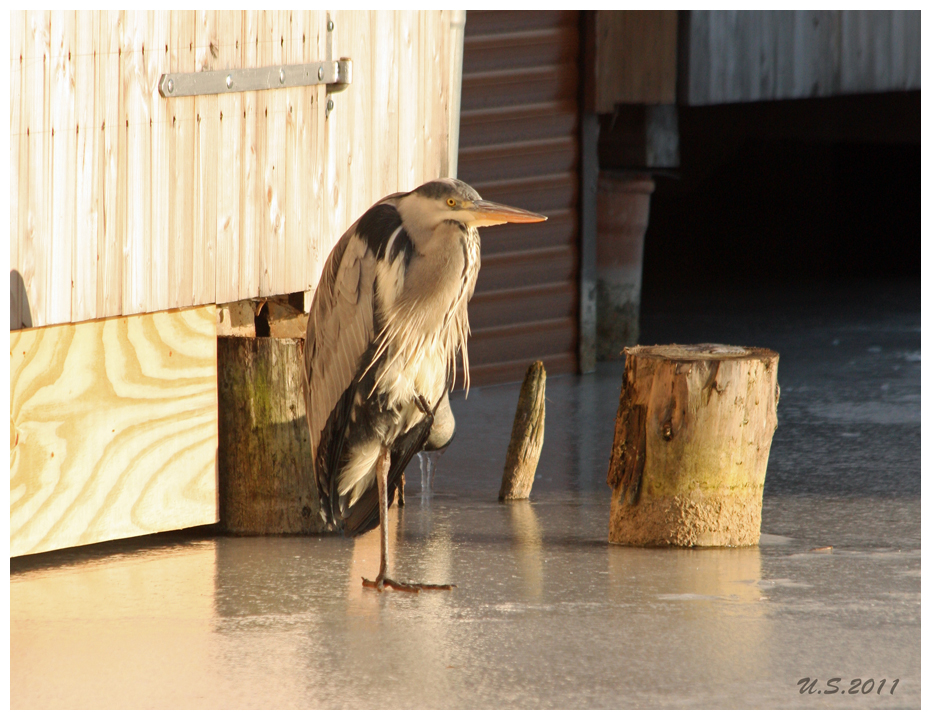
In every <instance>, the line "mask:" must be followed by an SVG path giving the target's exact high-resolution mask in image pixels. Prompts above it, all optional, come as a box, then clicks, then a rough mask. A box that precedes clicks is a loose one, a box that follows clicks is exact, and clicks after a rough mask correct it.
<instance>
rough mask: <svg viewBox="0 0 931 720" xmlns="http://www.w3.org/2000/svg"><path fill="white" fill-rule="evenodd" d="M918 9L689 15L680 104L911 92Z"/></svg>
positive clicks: (916, 68) (916, 69)
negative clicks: (682, 95) (684, 80)
mask: <svg viewBox="0 0 931 720" xmlns="http://www.w3.org/2000/svg"><path fill="white" fill-rule="evenodd" d="M920 20H921V17H920V13H919V12H918V11H908V10H881V11H862V10H800V11H763V10H754V11H743V10H740V11H734V10H729V11H696V10H693V11H690V12H689V15H688V22H687V23H686V26H687V28H688V37H687V38H686V42H685V45H684V46H685V47H687V48H688V50H687V53H688V57H687V60H686V62H685V66H686V68H685V72H686V78H687V80H686V82H685V83H684V87H683V93H684V97H683V98H680V100H681V101H684V102H686V103H687V104H692V105H704V104H710V103H726V102H746V101H755V100H775V99H788V98H807V97H826V96H831V95H838V94H852V93H867V92H887V91H895V90H912V89H918V88H920V86H921V79H920V78H921V76H920V45H921V42H920V30H919V28H920V25H921V22H920Z"/></svg>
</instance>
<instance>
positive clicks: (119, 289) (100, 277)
mask: <svg viewBox="0 0 931 720" xmlns="http://www.w3.org/2000/svg"><path fill="white" fill-rule="evenodd" d="M123 23H124V17H123V11H121V10H119V11H118V10H110V11H107V12H102V13H101V14H100V43H101V47H102V48H104V47H105V48H106V49H105V51H102V53H101V55H102V58H103V62H101V63H100V66H99V71H100V73H99V80H98V82H97V93H96V96H95V101H96V105H97V108H98V114H99V117H101V118H102V120H101V125H100V131H101V135H102V138H101V149H100V153H101V162H102V164H103V168H102V172H101V175H100V182H101V188H100V193H101V197H102V200H103V223H102V226H101V228H100V232H99V233H98V235H97V315H96V316H97V317H108V316H111V315H119V314H120V313H121V312H122V308H123V237H124V235H125V231H126V228H125V217H124V216H125V204H124V202H123V197H124V195H122V194H121V193H120V192H119V188H120V187H125V182H126V172H125V162H124V160H125V154H124V153H121V152H120V146H121V142H120V138H121V133H120V117H121V115H122V112H121V108H120V98H121V92H120V54H121V52H120V42H121V38H120V36H121V33H122V28H123ZM34 298H35V300H36V301H38V300H39V299H40V298H41V295H39V294H36V295H35V296H34ZM37 324H42V323H37Z"/></svg>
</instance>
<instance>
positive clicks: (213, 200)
mask: <svg viewBox="0 0 931 720" xmlns="http://www.w3.org/2000/svg"><path fill="white" fill-rule="evenodd" d="M218 48H219V40H218V38H217V11H216V10H198V11H197V19H196V22H195V24H194V57H195V60H194V71H195V72H202V71H204V70H213V69H214V67H215V65H216V60H217V55H218V53H219V50H218ZM218 102H219V101H218V99H217V96H216V95H196V96H195V97H194V268H193V279H194V288H193V290H194V300H193V304H194V305H201V304H203V303H208V302H213V301H214V300H215V298H216V253H217V175H219V164H218V151H219V148H218V145H219V138H220V111H219V108H218Z"/></svg>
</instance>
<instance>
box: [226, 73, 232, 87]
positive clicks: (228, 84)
mask: <svg viewBox="0 0 931 720" xmlns="http://www.w3.org/2000/svg"><path fill="white" fill-rule="evenodd" d="M226 87H228V88H231V87H233V76H232V75H227V76H226Z"/></svg>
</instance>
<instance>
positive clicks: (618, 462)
mask: <svg viewBox="0 0 931 720" xmlns="http://www.w3.org/2000/svg"><path fill="white" fill-rule="evenodd" d="M624 352H625V355H626V364H625V367H624V385H623V388H622V390H621V398H620V404H619V407H618V411H617V418H616V420H615V430H614V446H613V449H612V452H611V463H610V467H609V470H608V484H609V485H610V486H611V487H612V488H613V489H614V492H613V495H612V498H611V518H610V526H609V532H608V539H609V540H610V541H611V542H613V543H619V544H624V545H684V546H691V545H705V546H723V545H735V546H737V545H755V544H757V543H758V542H759V539H760V521H761V509H762V501H763V481H764V479H765V476H766V465H767V462H768V460H769V449H770V444H771V442H772V437H773V432H774V431H775V429H776V406H777V404H778V402H779V386H778V384H777V382H776V370H777V366H778V363H779V355H778V354H777V353H775V352H773V351H772V350H766V349H763V348H743V347H733V346H726V345H687V346H680V345H662V346H653V347H643V346H637V347H633V348H626V349H625V351H624Z"/></svg>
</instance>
